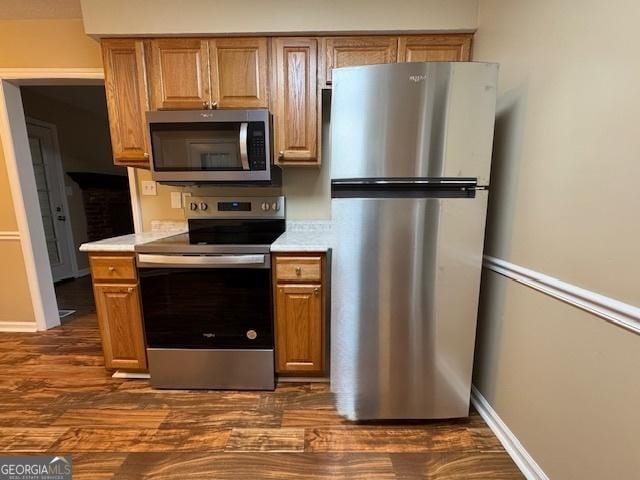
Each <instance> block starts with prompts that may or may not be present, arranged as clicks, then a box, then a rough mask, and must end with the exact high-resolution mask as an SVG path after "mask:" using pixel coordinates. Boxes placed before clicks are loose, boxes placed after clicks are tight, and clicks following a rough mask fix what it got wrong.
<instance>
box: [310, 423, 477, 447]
mask: <svg viewBox="0 0 640 480" xmlns="http://www.w3.org/2000/svg"><path fill="white" fill-rule="evenodd" d="M474 449H475V443H474V442H473V439H472V438H471V435H470V433H469V432H468V431H467V429H465V428H455V429H440V428H437V427H411V426H409V427H401V426H395V427H392V426H384V427H379V426H373V427H372V426H357V427H318V428H310V429H307V431H306V436H305V451H307V452H384V453H403V452H414V453H415V452H433V451H450V450H460V451H473V450H474Z"/></svg>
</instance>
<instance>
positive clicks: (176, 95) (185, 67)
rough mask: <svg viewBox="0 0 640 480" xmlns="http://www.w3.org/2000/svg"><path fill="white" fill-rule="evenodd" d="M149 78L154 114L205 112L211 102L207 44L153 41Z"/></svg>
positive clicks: (181, 39) (196, 41)
mask: <svg viewBox="0 0 640 480" xmlns="http://www.w3.org/2000/svg"><path fill="white" fill-rule="evenodd" d="M149 77H150V78H149V83H150V84H151V92H152V106H153V109H154V110H162V109H200V108H207V107H208V105H209V101H210V95H209V60H208V45H207V41H206V40H201V39H198V38H166V39H155V40H152V41H151V69H150V75H149Z"/></svg>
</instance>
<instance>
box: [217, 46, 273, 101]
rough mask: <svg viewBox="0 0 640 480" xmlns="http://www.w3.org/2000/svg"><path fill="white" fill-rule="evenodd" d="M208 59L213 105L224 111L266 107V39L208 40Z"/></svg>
mask: <svg viewBox="0 0 640 480" xmlns="http://www.w3.org/2000/svg"><path fill="white" fill-rule="evenodd" d="M209 59H210V66H211V92H212V93H211V98H212V101H213V102H214V104H216V103H217V106H219V107H223V108H257V107H264V108H266V107H267V106H268V99H267V39H266V38H216V39H214V40H210V41H209Z"/></svg>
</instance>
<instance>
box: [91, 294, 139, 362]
mask: <svg viewBox="0 0 640 480" xmlns="http://www.w3.org/2000/svg"><path fill="white" fill-rule="evenodd" d="M93 289H94V294H95V299H96V310H97V313H98V322H99V323H100V333H101V335H102V349H103V352H104V362H105V366H106V367H107V368H126V369H133V370H143V369H146V368H147V357H146V351H145V346H144V336H143V333H142V315H141V313H140V298H139V295H138V286H137V285H106V284H105V285H94V287H93Z"/></svg>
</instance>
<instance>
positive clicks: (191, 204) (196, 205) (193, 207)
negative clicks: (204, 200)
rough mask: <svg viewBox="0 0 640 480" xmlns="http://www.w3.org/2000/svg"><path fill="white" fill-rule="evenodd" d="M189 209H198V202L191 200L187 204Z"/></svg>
mask: <svg viewBox="0 0 640 480" xmlns="http://www.w3.org/2000/svg"><path fill="white" fill-rule="evenodd" d="M189 209H191V210H194V211H195V210H197V209H198V204H197V203H196V202H191V203H190V204H189Z"/></svg>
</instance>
